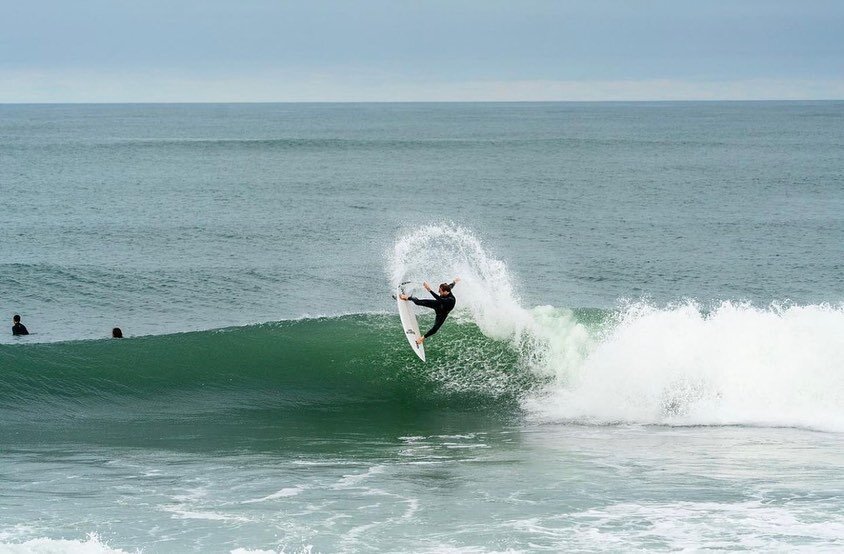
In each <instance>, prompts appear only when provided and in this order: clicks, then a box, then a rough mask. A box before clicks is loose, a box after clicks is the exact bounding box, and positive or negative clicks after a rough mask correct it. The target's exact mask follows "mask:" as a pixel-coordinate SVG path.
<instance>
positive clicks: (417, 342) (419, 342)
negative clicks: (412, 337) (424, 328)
mask: <svg viewBox="0 0 844 554" xmlns="http://www.w3.org/2000/svg"><path fill="white" fill-rule="evenodd" d="M423 342H425V337H419V338H418V339H416V344H422V343H423Z"/></svg>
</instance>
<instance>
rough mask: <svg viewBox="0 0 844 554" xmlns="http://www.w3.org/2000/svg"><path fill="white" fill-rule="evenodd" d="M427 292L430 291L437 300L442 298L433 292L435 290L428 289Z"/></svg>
mask: <svg viewBox="0 0 844 554" xmlns="http://www.w3.org/2000/svg"><path fill="white" fill-rule="evenodd" d="M428 292H430V293H431V296H433V297H434V298H436V299H437V300H442V299H443V297H442V296H440V295H439V294H437V293H435V292H434V291H432V290H429V291H428Z"/></svg>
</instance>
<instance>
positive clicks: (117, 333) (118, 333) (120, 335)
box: [111, 327, 123, 339]
mask: <svg viewBox="0 0 844 554" xmlns="http://www.w3.org/2000/svg"><path fill="white" fill-rule="evenodd" d="M111 338H113V339H122V338H123V331H121V330H120V327H115V328H114V329H112V330H111Z"/></svg>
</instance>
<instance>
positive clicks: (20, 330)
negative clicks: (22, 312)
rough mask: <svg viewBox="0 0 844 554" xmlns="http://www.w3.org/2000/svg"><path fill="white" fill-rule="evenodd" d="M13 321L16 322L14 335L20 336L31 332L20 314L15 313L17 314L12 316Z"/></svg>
mask: <svg viewBox="0 0 844 554" xmlns="http://www.w3.org/2000/svg"><path fill="white" fill-rule="evenodd" d="M12 323H13V324H14V325H12V334H13V335H15V336H18V335H28V334H29V331H28V330H27V329H26V325H24V324H23V323H21V316H19V315H18V314H15V316H14V317H13V318H12Z"/></svg>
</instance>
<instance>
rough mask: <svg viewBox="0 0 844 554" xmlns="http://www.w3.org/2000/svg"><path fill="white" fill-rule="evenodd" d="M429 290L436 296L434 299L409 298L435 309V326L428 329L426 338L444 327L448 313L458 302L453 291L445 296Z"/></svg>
mask: <svg viewBox="0 0 844 554" xmlns="http://www.w3.org/2000/svg"><path fill="white" fill-rule="evenodd" d="M451 286H454V284H452V285H451ZM428 292H430V293H431V296H433V297H434V300H427V299H426V300H420V299H418V298H414V297H412V296H411V297H410V298H408V300H410V301H411V302H413V303H414V304H416V305H417V306H425V307H426V308H432V309H433V310H434V313H435V314H436V315H437V317H436V319H435V320H434V326H433V327H431V328H430V329H428V332H427V333H425V338H426V339H427V338H428V337H430V336H431V335H433V334H434V333H436V332H437V331H439V330H440V327H442V324H443V323H444V322H445V318H447V317H448V313H449V312H450V311H451V310H453V309H454V304H455V303H457V300H456V299H455V298H454V295H453V294H451V293H448V294H447V295H445V296H440V295H439V294H437V293H435V292H434V291H432V290H431V291H428Z"/></svg>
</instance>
